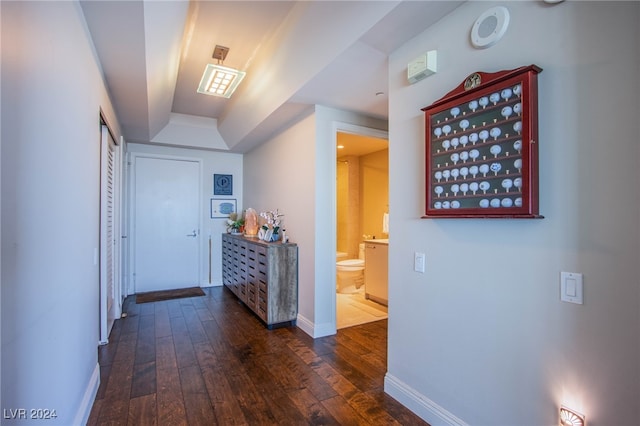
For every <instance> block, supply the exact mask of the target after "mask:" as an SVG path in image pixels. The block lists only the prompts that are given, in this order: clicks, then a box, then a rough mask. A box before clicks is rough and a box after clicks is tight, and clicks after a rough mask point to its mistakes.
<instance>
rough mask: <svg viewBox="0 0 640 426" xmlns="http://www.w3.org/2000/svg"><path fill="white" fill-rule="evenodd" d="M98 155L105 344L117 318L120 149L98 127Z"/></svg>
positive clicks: (102, 336) (101, 300) (101, 310)
mask: <svg viewBox="0 0 640 426" xmlns="http://www.w3.org/2000/svg"><path fill="white" fill-rule="evenodd" d="M101 144H102V146H101V154H100V343H101V344H106V343H108V338H109V333H110V332H111V328H112V327H113V323H114V322H115V320H116V318H119V317H120V314H121V309H122V306H121V305H120V292H119V290H120V285H119V284H120V281H119V274H118V266H119V263H118V260H119V256H118V251H119V247H120V244H119V204H118V200H119V197H118V195H119V190H120V184H119V175H120V174H119V172H120V156H119V154H120V149H119V147H117V146H116V144H115V141H114V140H113V138H112V137H111V134H110V133H109V129H108V128H107V126H105V125H103V126H102V141H101Z"/></svg>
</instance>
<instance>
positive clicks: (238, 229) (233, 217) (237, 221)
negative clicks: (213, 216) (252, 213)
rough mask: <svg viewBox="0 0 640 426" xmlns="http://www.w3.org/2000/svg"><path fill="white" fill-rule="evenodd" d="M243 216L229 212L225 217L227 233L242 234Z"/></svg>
mask: <svg viewBox="0 0 640 426" xmlns="http://www.w3.org/2000/svg"><path fill="white" fill-rule="evenodd" d="M243 228H244V217H243V215H241V214H240V215H239V214H238V213H236V212H233V213H230V214H229V218H228V219H227V233H229V234H236V235H237V234H242V233H243V232H244V229H243Z"/></svg>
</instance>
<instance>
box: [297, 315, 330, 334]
mask: <svg viewBox="0 0 640 426" xmlns="http://www.w3.org/2000/svg"><path fill="white" fill-rule="evenodd" d="M296 325H297V326H298V328H300V329H301V330H302V331H304V332H305V333H307V334H308V335H309V336H311V337H313V338H314V339H316V338H318V337H324V336H332V335H334V334H336V325H335V324H321V325H319V326H318V325H316V324H315V323H313V322H312V321H310V320H309V319H307V318H305V317H304V316H302V315H300V314H298V316H297V320H296Z"/></svg>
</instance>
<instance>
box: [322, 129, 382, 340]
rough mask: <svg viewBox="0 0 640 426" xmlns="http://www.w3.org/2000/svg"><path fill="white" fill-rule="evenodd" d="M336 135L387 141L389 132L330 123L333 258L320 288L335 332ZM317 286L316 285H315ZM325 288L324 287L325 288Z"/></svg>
mask: <svg viewBox="0 0 640 426" xmlns="http://www.w3.org/2000/svg"><path fill="white" fill-rule="evenodd" d="M338 133H350V134H355V135H362V136H370V137H374V138H379V139H386V140H387V141H389V131H387V130H381V129H375V128H373V127H366V126H361V125H357V124H351V123H345V122H341V121H334V122H333V123H332V133H331V135H332V138H333V141H332V143H333V149H332V150H331V151H332V153H333V156H332V158H331V164H329V165H328V166H329V167H330V170H331V173H330V174H331V176H332V179H333V180H332V182H333V185H332V186H331V204H330V205H331V209H332V212H333V214H332V215H331V229H330V230H329V232H331V233H332V235H333V238H332V244H331V249H332V252H331V256H332V257H333V259H334V260H333V262H332V265H333V266H332V269H331V272H332V273H331V279H330V280H327V281H325V282H324V283H323V284H322V286H323V287H322V288H323V289H324V290H323V293H324V291H326V292H327V294H328V293H331V297H329V300H331V303H330V306H327V309H328V310H330V314H331V318H332V321H333V324H332V325H333V330H336V329H337V328H336V325H337V310H336V298H337V297H338V296H337V292H336V261H335V259H336V251H337V241H336V235H337V233H338V220H337V217H336V216H337V214H336V213H337V196H338V191H337V188H336V185H335V182H336V179H337V177H338V168H337V164H336V163H337V161H338V153H337V152H336V149H335V146H336V145H337V144H338ZM316 285H317V284H316ZM325 286H326V287H325Z"/></svg>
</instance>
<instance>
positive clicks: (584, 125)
mask: <svg viewBox="0 0 640 426" xmlns="http://www.w3.org/2000/svg"><path fill="white" fill-rule="evenodd" d="M494 4H495V3H492V2H491V3H490V2H468V3H465V4H463V5H462V6H461V7H459V8H458V9H456V10H455V11H453V12H452V13H451V14H450V15H449V16H447V17H445V18H444V19H442V20H441V21H439V22H438V23H437V24H436V25H434V26H433V27H432V28H430V29H428V30H427V31H425V32H424V33H423V34H421V35H420V36H418V37H416V38H415V39H414V40H412V41H410V42H409V43H407V44H405V45H404V46H403V47H401V48H400V49H398V50H397V51H395V52H394V53H393V55H392V56H391V58H390V72H389V75H390V108H389V110H390V119H389V128H390V140H389V149H390V197H391V199H390V204H391V206H390V211H391V223H390V227H391V230H392V231H391V245H390V249H389V256H390V265H389V270H390V284H389V360H388V375H387V379H386V386H385V389H386V390H387V391H388V392H391V393H392V395H394V396H396V398H398V399H399V400H401V401H402V402H403V403H405V404H407V405H409V406H411V407H412V408H413V409H414V410H416V411H418V412H419V413H420V414H421V415H423V416H424V417H425V419H427V420H428V421H430V422H431V423H432V424H456V423H460V424H462V423H468V424H474V425H506V424H518V425H543V424H545V425H550V424H557V423H558V414H557V410H558V407H559V406H560V405H561V404H566V405H568V406H569V407H572V408H574V409H576V410H578V411H580V412H583V413H584V414H586V416H587V423H588V424H593V425H596V424H600V425H605V424H607V425H632V424H637V421H638V420H637V419H638V417H639V416H640V411H639V408H638V407H639V405H638V395H640V372H639V370H640V361H639V360H640V335H639V334H640V333H639V330H640V289H639V284H638V275H637V265H638V261H639V260H640V250H639V242H640V230H639V218H640V200H639V193H638V188H637V185H638V183H639V180H640V167H639V159H640V155H639V154H640V152H639V144H638V134H639V133H640V128H639V125H638V117H640V110H639V107H638V98H639V96H640V86H639V84H638V78H637V76H638V75H639V73H640V54H639V51H640V46H639V40H640V34H639V30H638V28H639V27H638V22H640V4H639V3H637V2H622V3H614V2H564V3H560V4H558V5H555V6H550V5H547V4H544V3H543V2H540V1H535V2H509V3H505V5H506V6H507V7H508V9H509V10H510V12H511V25H510V28H509V30H508V31H507V33H506V35H505V37H504V38H503V39H502V40H501V41H500V42H499V43H498V44H497V45H495V46H494V47H492V48H489V49H487V50H475V49H473V48H472V47H471V46H470V43H469V41H468V36H469V29H470V27H471V25H472V24H473V22H474V21H475V19H476V18H477V17H478V16H479V15H480V14H481V13H482V12H483V11H484V10H486V9H487V8H489V7H491V6H492V5H494ZM431 49H437V50H438V73H437V74H436V75H434V76H432V77H429V78H428V79H426V80H424V81H422V82H419V83H417V84H415V85H412V86H410V85H408V84H407V83H406V79H405V73H406V64H407V63H408V62H409V61H410V60H412V59H413V58H415V57H416V56H418V55H419V54H421V53H423V52H425V51H428V50H431ZM532 63H534V64H536V65H538V66H540V67H542V68H543V69H544V71H543V72H542V73H541V74H540V75H539V101H540V102H539V104H540V105H539V112H540V120H539V121H540V123H539V130H540V135H539V138H540V141H539V142H540V145H539V147H540V211H541V214H543V215H544V216H545V219H542V220H482V219H458V220H452V219H440V220H423V219H419V217H420V216H421V215H422V214H423V212H424V210H423V209H424V200H425V196H424V188H425V184H424V173H425V169H424V118H423V115H422V112H421V111H420V109H421V108H422V107H425V106H427V105H429V104H431V103H432V102H434V101H435V100H437V99H438V98H440V97H441V96H443V95H444V94H445V93H447V92H448V91H449V90H451V89H452V88H454V87H455V86H457V85H458V84H459V83H460V82H461V81H463V80H464V79H465V78H466V77H467V76H468V75H469V74H471V73H472V72H474V71H487V72H494V71H499V70H502V69H512V68H517V67H519V66H522V65H529V64H532ZM416 251H419V252H425V253H426V255H427V263H426V266H427V271H426V273H424V274H420V273H416V272H413V268H412V263H413V254H414V252H416ZM560 271H571V272H581V273H583V274H584V286H585V303H584V305H574V304H568V303H563V302H560V300H559V274H560ZM439 410H441V411H439Z"/></svg>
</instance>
